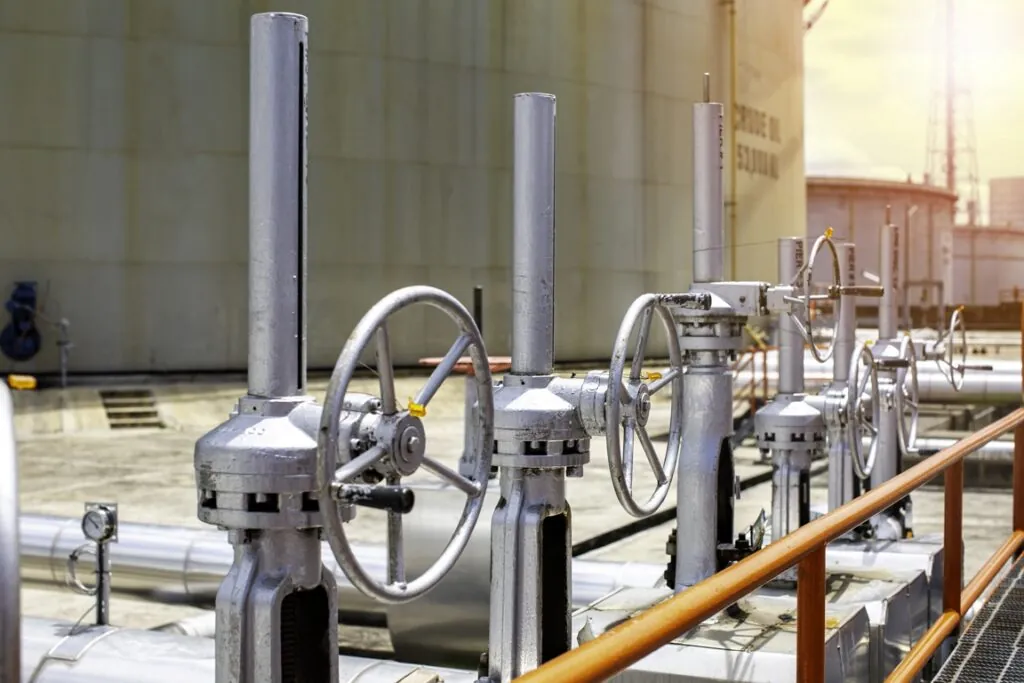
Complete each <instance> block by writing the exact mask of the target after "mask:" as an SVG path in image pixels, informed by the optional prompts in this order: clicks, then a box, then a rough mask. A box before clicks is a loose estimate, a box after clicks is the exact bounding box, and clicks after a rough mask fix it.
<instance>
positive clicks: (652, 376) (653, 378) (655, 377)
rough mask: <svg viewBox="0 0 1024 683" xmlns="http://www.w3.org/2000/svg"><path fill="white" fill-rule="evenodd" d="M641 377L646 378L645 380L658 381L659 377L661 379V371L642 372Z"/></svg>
mask: <svg viewBox="0 0 1024 683" xmlns="http://www.w3.org/2000/svg"><path fill="white" fill-rule="evenodd" d="M640 379H642V380H644V381H645V382H657V381H658V380H659V379H661V373H660V372H641V373H640Z"/></svg>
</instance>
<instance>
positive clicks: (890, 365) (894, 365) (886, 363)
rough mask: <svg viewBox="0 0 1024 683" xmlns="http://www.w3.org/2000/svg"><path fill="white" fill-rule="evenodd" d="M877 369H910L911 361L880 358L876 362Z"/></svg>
mask: <svg viewBox="0 0 1024 683" xmlns="http://www.w3.org/2000/svg"><path fill="white" fill-rule="evenodd" d="M875 367H876V368H881V369H883V370H900V369H903V368H909V367H910V361H909V360H907V359H906V358H879V359H878V360H876V361H875Z"/></svg>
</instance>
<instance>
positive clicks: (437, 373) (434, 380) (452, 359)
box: [413, 334, 471, 408]
mask: <svg viewBox="0 0 1024 683" xmlns="http://www.w3.org/2000/svg"><path fill="white" fill-rule="evenodd" d="M470 341H471V340H470V338H469V337H468V336H467V335H465V334H464V335H461V336H460V337H459V338H458V339H456V340H455V343H454V344H452V347H451V348H450V349H448V353H446V354H445V356H444V358H442V359H441V362H440V363H439V364H438V366H437V367H436V368H434V371H433V372H432V373H430V377H429V378H428V379H427V383H426V384H424V385H423V388H422V389H420V391H419V393H418V394H416V398H415V399H413V401H414V402H415V403H416V405H418V406H420V407H422V408H426V407H427V405H428V404H429V403H430V400H431V399H432V398H434V395H435V394H437V391H438V389H440V388H441V385H442V384H444V381H445V380H446V379H448V375H450V374H452V370H453V369H454V368H455V366H456V365H457V364H458V362H459V359H460V358H462V354H463V353H465V351H466V349H467V348H468V347H469V342H470Z"/></svg>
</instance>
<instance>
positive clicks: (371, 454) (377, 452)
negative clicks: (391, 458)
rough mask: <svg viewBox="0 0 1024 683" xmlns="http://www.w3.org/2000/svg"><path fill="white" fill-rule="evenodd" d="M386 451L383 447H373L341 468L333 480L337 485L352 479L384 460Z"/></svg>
mask: <svg viewBox="0 0 1024 683" xmlns="http://www.w3.org/2000/svg"><path fill="white" fill-rule="evenodd" d="M387 453H388V450H387V449H386V448H384V447H383V446H374V447H373V448H371V449H370V450H368V451H366V452H365V453H363V454H362V455H359V456H357V457H355V458H353V459H352V460H349V461H348V462H347V463H345V464H344V465H342V466H341V468H339V469H338V471H337V472H335V473H334V480H335V481H336V482H338V483H342V482H346V481H348V480H349V479H354V478H355V477H358V476H359V475H360V474H362V473H363V472H365V471H366V470H368V469H370V468H371V467H373V466H374V465H376V464H377V463H378V462H380V461H381V460H383V459H384V456H385V455H387Z"/></svg>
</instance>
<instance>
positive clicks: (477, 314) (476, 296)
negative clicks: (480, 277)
mask: <svg viewBox="0 0 1024 683" xmlns="http://www.w3.org/2000/svg"><path fill="white" fill-rule="evenodd" d="M473 322H475V323H476V327H477V329H478V330H480V334H481V335H483V333H484V288H483V287H481V286H480V285H476V286H475V287H473Z"/></svg>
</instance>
